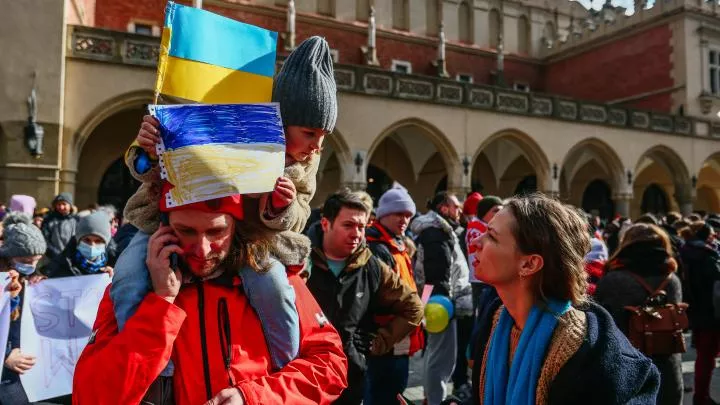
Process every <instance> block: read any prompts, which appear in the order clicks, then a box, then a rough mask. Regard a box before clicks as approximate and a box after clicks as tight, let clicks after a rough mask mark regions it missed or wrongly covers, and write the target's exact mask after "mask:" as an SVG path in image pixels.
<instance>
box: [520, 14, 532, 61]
mask: <svg viewBox="0 0 720 405" xmlns="http://www.w3.org/2000/svg"><path fill="white" fill-rule="evenodd" d="M518 53H519V54H521V55H529V54H530V22H528V19H527V17H525V16H524V15H523V16H520V18H518Z"/></svg>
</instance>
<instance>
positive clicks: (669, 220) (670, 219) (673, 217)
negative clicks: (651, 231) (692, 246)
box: [665, 211, 682, 225]
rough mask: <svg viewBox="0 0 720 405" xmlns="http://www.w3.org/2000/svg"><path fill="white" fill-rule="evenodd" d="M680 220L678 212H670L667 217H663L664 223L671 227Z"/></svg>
mask: <svg viewBox="0 0 720 405" xmlns="http://www.w3.org/2000/svg"><path fill="white" fill-rule="evenodd" d="M681 219H682V215H680V213H679V212H675V211H671V212H668V213H667V215H665V223H666V224H668V225H672V224H674V223H675V222H677V221H679V220H681Z"/></svg>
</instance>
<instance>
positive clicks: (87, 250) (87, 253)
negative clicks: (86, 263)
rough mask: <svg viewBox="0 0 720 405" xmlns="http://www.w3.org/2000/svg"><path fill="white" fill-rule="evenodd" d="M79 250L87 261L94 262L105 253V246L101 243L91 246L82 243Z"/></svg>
mask: <svg viewBox="0 0 720 405" xmlns="http://www.w3.org/2000/svg"><path fill="white" fill-rule="evenodd" d="M77 249H78V251H79V252H80V254H81V255H83V256H84V257H85V258H86V259H88V260H92V259H94V258H96V257H98V256H100V255H102V254H103V253H105V244H104V243H101V244H99V245H94V246H91V245H88V244H87V243H85V242H80V244H79V245H78V247H77Z"/></svg>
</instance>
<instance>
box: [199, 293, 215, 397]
mask: <svg viewBox="0 0 720 405" xmlns="http://www.w3.org/2000/svg"><path fill="white" fill-rule="evenodd" d="M197 290H198V312H199V313H200V346H201V348H202V356H203V371H204V374H205V395H206V396H207V399H208V401H209V400H211V399H212V387H211V385H210V361H209V359H208V354H207V339H206V337H205V290H204V289H203V283H202V281H198V283H197Z"/></svg>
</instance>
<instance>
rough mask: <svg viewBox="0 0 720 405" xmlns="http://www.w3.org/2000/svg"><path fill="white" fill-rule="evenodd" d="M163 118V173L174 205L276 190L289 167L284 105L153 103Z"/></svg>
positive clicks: (152, 108) (152, 111) (154, 110)
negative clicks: (282, 115)
mask: <svg viewBox="0 0 720 405" xmlns="http://www.w3.org/2000/svg"><path fill="white" fill-rule="evenodd" d="M149 110H150V114H151V115H153V116H154V117H155V118H157V120H158V121H159V122H160V138H161V142H160V144H159V145H157V153H158V156H159V157H160V175H161V177H162V179H163V180H166V181H167V182H168V183H170V185H171V186H172V188H170V189H169V191H168V192H166V193H165V196H164V198H165V205H166V206H167V207H168V208H172V207H177V206H181V205H186V204H191V203H195V202H200V201H207V200H212V199H215V198H221V197H226V196H230V195H235V194H250V193H265V192H268V191H272V189H273V188H274V186H275V181H276V180H277V178H278V177H280V176H281V175H282V173H283V169H284V167H285V135H284V133H283V127H282V121H281V119H280V106H279V105H278V104H277V103H267V104H213V105H207V104H187V105H151V106H150V107H149Z"/></svg>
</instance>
